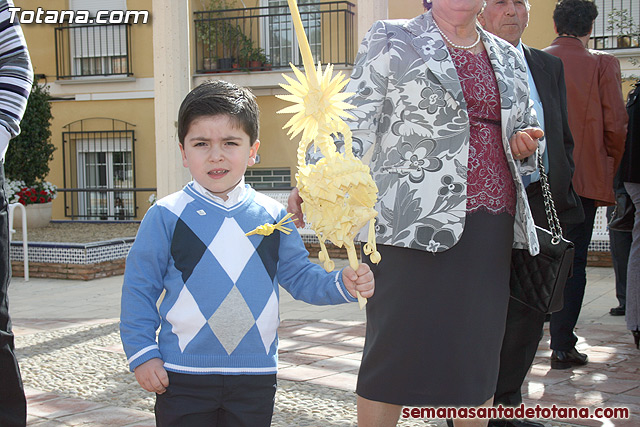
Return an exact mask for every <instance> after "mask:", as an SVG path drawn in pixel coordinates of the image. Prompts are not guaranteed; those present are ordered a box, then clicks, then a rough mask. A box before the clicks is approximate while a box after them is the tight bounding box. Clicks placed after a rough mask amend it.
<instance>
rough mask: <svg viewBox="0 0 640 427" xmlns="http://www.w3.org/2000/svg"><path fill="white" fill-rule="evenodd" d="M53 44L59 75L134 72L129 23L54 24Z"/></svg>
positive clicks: (122, 73) (74, 76)
mask: <svg viewBox="0 0 640 427" xmlns="http://www.w3.org/2000/svg"><path fill="white" fill-rule="evenodd" d="M55 48H56V76H57V78H58V79H70V78H79V77H90V76H94V77H97V76H114V75H124V76H131V75H133V69H132V64H131V24H104V25H101V24H95V25H94V24H91V25H68V26H61V27H57V28H55Z"/></svg>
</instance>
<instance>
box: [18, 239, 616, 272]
mask: <svg viewBox="0 0 640 427" xmlns="http://www.w3.org/2000/svg"><path fill="white" fill-rule="evenodd" d="M305 246H306V248H307V250H308V251H309V255H310V256H311V257H314V258H317V257H318V252H320V245H319V244H318V243H306V244H305ZM327 251H328V252H329V256H330V257H331V258H334V259H346V258H348V257H347V250H346V249H345V248H338V247H337V246H334V245H332V244H327ZM356 252H357V253H358V255H359V254H360V244H357V243H356ZM587 265H588V266H590V267H611V266H612V261H611V253H610V252H596V251H590V252H589V256H588V258H587ZM124 267H125V258H119V259H114V260H110V261H104V262H99V263H93V264H62V263H50V262H29V277H42V278H50V279H67V280H93V279H98V278H101V277H110V276H118V275H121V274H124ZM11 270H12V275H13V276H15V277H24V264H23V262H22V261H21V260H12V261H11Z"/></svg>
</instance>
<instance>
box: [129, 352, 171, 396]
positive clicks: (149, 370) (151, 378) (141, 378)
mask: <svg viewBox="0 0 640 427" xmlns="http://www.w3.org/2000/svg"><path fill="white" fill-rule="evenodd" d="M133 373H134V374H135V376H136V380H138V384H140V386H141V387H142V388H143V389H145V390H147V391H150V392H152V393H153V392H155V393H158V394H162V393H164V392H165V391H167V387H168V386H169V376H168V375H167V371H166V370H165V369H164V362H163V361H162V360H161V359H158V358H157V357H156V358H154V359H150V360H147V361H146V362H144V363H143V364H142V365H139V366H137V367H136V368H135V369H134V370H133Z"/></svg>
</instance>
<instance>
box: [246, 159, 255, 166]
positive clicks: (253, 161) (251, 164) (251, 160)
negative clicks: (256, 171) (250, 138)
mask: <svg viewBox="0 0 640 427" xmlns="http://www.w3.org/2000/svg"><path fill="white" fill-rule="evenodd" d="M247 164H248V165H249V166H253V165H255V164H256V159H254V158H253V157H249V161H248V162H247Z"/></svg>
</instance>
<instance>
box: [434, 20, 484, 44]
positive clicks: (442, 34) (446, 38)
mask: <svg viewBox="0 0 640 427" xmlns="http://www.w3.org/2000/svg"><path fill="white" fill-rule="evenodd" d="M433 25H435V26H436V28H437V29H438V32H439V33H440V35H441V36H442V37H444V39H445V40H446V41H447V43H449V44H450V45H451V46H453V47H455V48H456V49H464V50H469V49H473V48H474V47H476V46H477V45H478V43H480V32H479V31H478V29H477V28H476V34H477V35H478V38H477V39H476V41H475V42H473V44H471V45H469V46H462V45H459V44H455V43H453V42H452V41H451V40H450V39H449V37H447V35H446V34H445V33H444V32H443V31H442V30H441V29H440V27H438V24H437V23H436V20H435V19H434V20H433Z"/></svg>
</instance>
